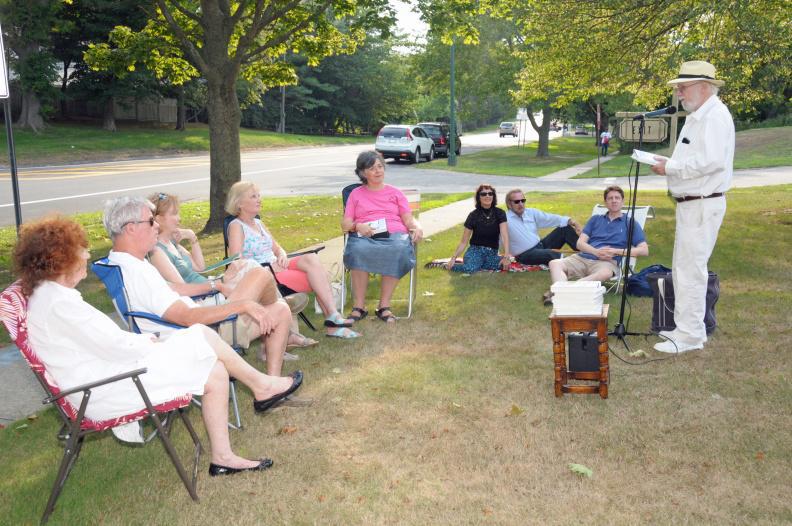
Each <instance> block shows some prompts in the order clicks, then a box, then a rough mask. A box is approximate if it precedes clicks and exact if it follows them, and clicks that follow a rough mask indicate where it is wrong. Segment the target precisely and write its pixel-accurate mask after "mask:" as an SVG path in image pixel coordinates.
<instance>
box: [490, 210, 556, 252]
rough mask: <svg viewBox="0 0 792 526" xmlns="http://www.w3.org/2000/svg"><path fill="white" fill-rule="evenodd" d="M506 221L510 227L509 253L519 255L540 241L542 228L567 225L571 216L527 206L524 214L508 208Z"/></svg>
mask: <svg viewBox="0 0 792 526" xmlns="http://www.w3.org/2000/svg"><path fill="white" fill-rule="evenodd" d="M506 221H507V225H508V227H509V253H510V254H512V255H513V256H518V255H520V254H522V253H523V252H525V251H526V250H530V249H532V248H533V247H535V246H536V244H537V243H539V241H540V239H539V229H540V228H549V227H551V226H552V227H564V226H567V224H568V223H569V216H559V215H556V214H548V213H546V212H542V211H541V210H537V209H536V208H526V209H525V210H524V211H523V214H522V216H518V215H517V214H515V213H514V212H513V211H511V210H507V211H506Z"/></svg>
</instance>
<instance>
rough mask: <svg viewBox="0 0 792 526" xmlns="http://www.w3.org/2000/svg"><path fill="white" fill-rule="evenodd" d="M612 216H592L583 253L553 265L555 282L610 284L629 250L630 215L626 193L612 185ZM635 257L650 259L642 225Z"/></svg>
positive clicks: (609, 199) (581, 246) (609, 190)
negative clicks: (625, 208) (575, 280)
mask: <svg viewBox="0 0 792 526" xmlns="http://www.w3.org/2000/svg"><path fill="white" fill-rule="evenodd" d="M603 196H604V198H605V206H606V207H607V208H608V213H606V214H605V215H595V216H591V219H589V220H588V223H586V226H584V227H583V232H582V233H581V234H580V238H579V239H578V242H577V249H578V250H579V251H580V252H579V253H577V254H574V255H572V256H570V257H568V258H564V259H555V260H553V261H551V262H550V279H551V280H552V282H553V283H556V282H558V281H567V280H568V279H569V278H580V279H581V280H586V281H606V280H608V279H610V278H612V277H613V276H615V275H616V273H617V272H618V271H619V267H620V266H621V260H622V257H623V256H624V255H625V253H626V249H627V228H628V226H629V221H628V219H629V218H628V217H627V215H625V214H623V213H622V207H623V206H624V190H622V189H621V188H620V187H618V186H609V187H607V188H606V189H605V192H603ZM632 240H633V246H632V250H631V251H630V254H631V255H632V256H648V255H649V245H647V244H646V236H644V232H643V229H642V228H641V225H639V224H638V223H637V222H636V223H635V230H634V231H633V236H632ZM544 300H545V304H546V305H547V304H548V303H549V304H552V303H551V301H550V295H549V294H548V293H545V296H544Z"/></svg>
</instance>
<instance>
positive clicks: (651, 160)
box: [631, 150, 663, 166]
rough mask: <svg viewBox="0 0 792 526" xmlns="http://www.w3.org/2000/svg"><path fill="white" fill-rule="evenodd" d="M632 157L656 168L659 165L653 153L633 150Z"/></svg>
mask: <svg viewBox="0 0 792 526" xmlns="http://www.w3.org/2000/svg"><path fill="white" fill-rule="evenodd" d="M631 157H632V158H633V159H635V160H636V161H638V162H639V163H643V164H648V165H650V166H654V165H656V164H657V159H655V154H654V153H651V152H645V151H643V150H633V153H632V156H631ZM657 157H663V156H662V155H658V156H657Z"/></svg>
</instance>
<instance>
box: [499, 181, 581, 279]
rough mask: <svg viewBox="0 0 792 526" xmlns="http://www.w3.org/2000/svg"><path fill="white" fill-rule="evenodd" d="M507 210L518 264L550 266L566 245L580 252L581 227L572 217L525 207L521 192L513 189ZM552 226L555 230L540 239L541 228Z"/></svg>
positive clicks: (510, 251)
mask: <svg viewBox="0 0 792 526" xmlns="http://www.w3.org/2000/svg"><path fill="white" fill-rule="evenodd" d="M506 207H507V208H508V211H507V212H506V221H507V225H508V227H509V253H510V254H513V255H514V257H515V259H516V260H517V262H518V263H522V264H523V265H547V264H548V263H550V261H552V260H554V259H558V258H560V257H561V254H560V253H559V252H557V250H558V249H559V248H561V247H563V246H564V244H566V245H567V246H569V247H570V248H571V249H573V250H577V248H576V247H577V241H578V236H579V235H580V224H578V222H577V221H575V220H574V219H572V218H571V217H567V216H560V215H556V214H548V213H547V212H542V211H541V210H537V209H536V208H526V207H525V194H523V192H522V190H511V191H510V192H509V193H508V194H506ZM549 227H556V228H554V229H553V230H552V231H551V232H550V233H549V234H547V235H546V236H545V237H544V238H541V239H540V238H539V229H540V228H549Z"/></svg>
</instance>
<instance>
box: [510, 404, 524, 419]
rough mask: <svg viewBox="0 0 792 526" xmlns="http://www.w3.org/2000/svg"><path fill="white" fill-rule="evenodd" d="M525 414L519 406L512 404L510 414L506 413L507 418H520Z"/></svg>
mask: <svg viewBox="0 0 792 526" xmlns="http://www.w3.org/2000/svg"><path fill="white" fill-rule="evenodd" d="M524 412H525V410H524V409H522V408H521V407H520V406H518V405H517V404H512V406H511V409H510V410H509V412H508V413H506V416H518V415H521V414H523V413H524Z"/></svg>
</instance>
